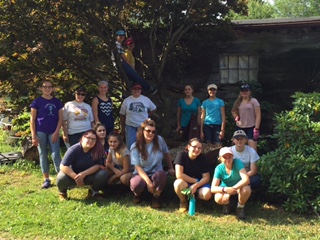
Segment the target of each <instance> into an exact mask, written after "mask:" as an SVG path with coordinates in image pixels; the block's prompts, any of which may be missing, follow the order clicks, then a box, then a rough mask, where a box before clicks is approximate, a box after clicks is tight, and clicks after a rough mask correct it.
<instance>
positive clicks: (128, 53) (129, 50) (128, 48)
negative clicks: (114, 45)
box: [124, 38, 136, 69]
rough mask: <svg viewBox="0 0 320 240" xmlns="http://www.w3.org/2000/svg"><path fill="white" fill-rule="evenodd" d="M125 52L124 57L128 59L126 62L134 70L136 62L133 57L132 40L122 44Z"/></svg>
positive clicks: (129, 39)
mask: <svg viewBox="0 0 320 240" xmlns="http://www.w3.org/2000/svg"><path fill="white" fill-rule="evenodd" d="M124 45H125V48H126V51H125V53H124V54H125V55H126V58H127V59H128V61H129V62H130V65H131V66H132V68H133V69H135V67H136V60H135V58H134V56H133V53H132V51H133V48H134V41H133V39H132V38H128V39H127V40H126V41H125V42H124Z"/></svg>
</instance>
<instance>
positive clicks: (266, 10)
mask: <svg viewBox="0 0 320 240" xmlns="http://www.w3.org/2000/svg"><path fill="white" fill-rule="evenodd" d="M274 15H275V7H274V6H273V5H272V4H270V3H269V2H268V1H266V0H249V1H248V13H247V14H246V15H242V14H239V13H235V12H234V11H230V18H231V19H232V20H238V19H264V18H274Z"/></svg>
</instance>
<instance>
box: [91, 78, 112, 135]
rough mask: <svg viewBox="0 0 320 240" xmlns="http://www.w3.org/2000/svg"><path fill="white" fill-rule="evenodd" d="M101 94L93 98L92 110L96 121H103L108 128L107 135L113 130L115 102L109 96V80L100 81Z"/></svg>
mask: <svg viewBox="0 0 320 240" xmlns="http://www.w3.org/2000/svg"><path fill="white" fill-rule="evenodd" d="M98 90H99V94H98V95H97V96H96V97H94V98H93V99H92V112H93V117H94V122H95V123H98V122H100V123H102V124H104V126H105V128H106V131H107V132H106V135H108V134H110V133H112V132H113V129H114V117H113V102H112V99H111V98H110V97H109V96H108V91H109V84H108V82H107V81H100V82H98Z"/></svg>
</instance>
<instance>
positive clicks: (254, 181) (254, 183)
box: [250, 174, 262, 190]
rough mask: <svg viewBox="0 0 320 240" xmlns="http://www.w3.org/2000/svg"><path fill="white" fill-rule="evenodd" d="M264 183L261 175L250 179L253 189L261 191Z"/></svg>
mask: <svg viewBox="0 0 320 240" xmlns="http://www.w3.org/2000/svg"><path fill="white" fill-rule="evenodd" d="M261 185H262V181H261V177H260V175H259V174H256V175H253V176H251V177H250V186H251V188H252V189H257V190H259V189H260V188H261Z"/></svg>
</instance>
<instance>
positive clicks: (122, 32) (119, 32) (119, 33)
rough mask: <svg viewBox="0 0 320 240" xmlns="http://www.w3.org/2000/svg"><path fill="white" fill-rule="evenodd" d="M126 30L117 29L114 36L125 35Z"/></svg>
mask: <svg viewBox="0 0 320 240" xmlns="http://www.w3.org/2000/svg"><path fill="white" fill-rule="evenodd" d="M125 35H126V32H125V31H124V30H118V31H116V36H125Z"/></svg>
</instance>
